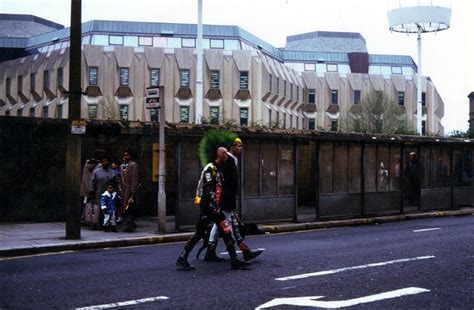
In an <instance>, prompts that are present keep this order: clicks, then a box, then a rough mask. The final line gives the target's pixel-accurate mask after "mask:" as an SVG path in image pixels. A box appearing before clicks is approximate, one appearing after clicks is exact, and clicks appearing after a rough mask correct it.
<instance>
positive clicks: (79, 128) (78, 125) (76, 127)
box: [71, 120, 87, 135]
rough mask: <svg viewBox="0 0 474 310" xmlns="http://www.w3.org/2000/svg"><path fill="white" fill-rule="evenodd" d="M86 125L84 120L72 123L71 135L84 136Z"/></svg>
mask: <svg viewBox="0 0 474 310" xmlns="http://www.w3.org/2000/svg"><path fill="white" fill-rule="evenodd" d="M86 124H87V122H86V121H85V120H79V121H77V120H76V121H72V124H71V133H72V134H73V135H84V134H85V133H86Z"/></svg>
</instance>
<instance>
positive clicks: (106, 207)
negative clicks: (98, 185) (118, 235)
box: [100, 182, 119, 232]
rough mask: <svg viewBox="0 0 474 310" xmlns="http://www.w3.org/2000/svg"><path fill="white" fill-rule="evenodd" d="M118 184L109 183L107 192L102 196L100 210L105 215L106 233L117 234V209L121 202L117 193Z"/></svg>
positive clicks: (104, 225)
mask: <svg viewBox="0 0 474 310" xmlns="http://www.w3.org/2000/svg"><path fill="white" fill-rule="evenodd" d="M115 187H116V184H114V183H112V182H109V183H107V190H106V191H105V192H103V193H102V195H101V196H100V209H101V210H102V212H103V213H104V224H103V227H104V231H105V232H109V231H112V232H117V223H116V222H115V209H116V205H117V202H118V200H119V197H118V194H117V192H116V191H115Z"/></svg>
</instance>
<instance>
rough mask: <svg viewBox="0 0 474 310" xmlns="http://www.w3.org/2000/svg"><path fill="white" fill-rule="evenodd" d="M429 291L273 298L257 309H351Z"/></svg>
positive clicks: (412, 290)
mask: <svg viewBox="0 0 474 310" xmlns="http://www.w3.org/2000/svg"><path fill="white" fill-rule="evenodd" d="M429 291H430V290H427V289H424V288H420V287H407V288H402V289H399V290H395V291H389V292H385V293H380V294H375V295H369V296H365V297H360V298H354V299H348V300H338V301H320V300H316V299H320V298H323V297H324V296H306V297H293V298H275V299H273V300H271V301H269V302H267V303H265V304H263V305H261V306H259V307H258V308H256V309H257V310H258V309H265V308H271V307H276V306H281V305H292V306H302V307H313V308H325V309H335V308H344V307H351V306H355V305H359V304H364V303H369V302H374V301H379V300H384V299H390V298H398V297H402V296H407V295H415V294H420V293H426V292H429Z"/></svg>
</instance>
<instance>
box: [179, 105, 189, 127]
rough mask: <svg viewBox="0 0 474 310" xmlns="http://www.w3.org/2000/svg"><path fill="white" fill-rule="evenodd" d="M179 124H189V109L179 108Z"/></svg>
mask: <svg viewBox="0 0 474 310" xmlns="http://www.w3.org/2000/svg"><path fill="white" fill-rule="evenodd" d="M179 122H180V123H189V107H180V108H179Z"/></svg>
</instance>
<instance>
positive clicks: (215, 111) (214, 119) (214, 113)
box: [209, 107, 219, 125]
mask: <svg viewBox="0 0 474 310" xmlns="http://www.w3.org/2000/svg"><path fill="white" fill-rule="evenodd" d="M209 114H210V116H211V117H210V121H211V124H214V125H217V124H219V107H211V109H210V113H209Z"/></svg>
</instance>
